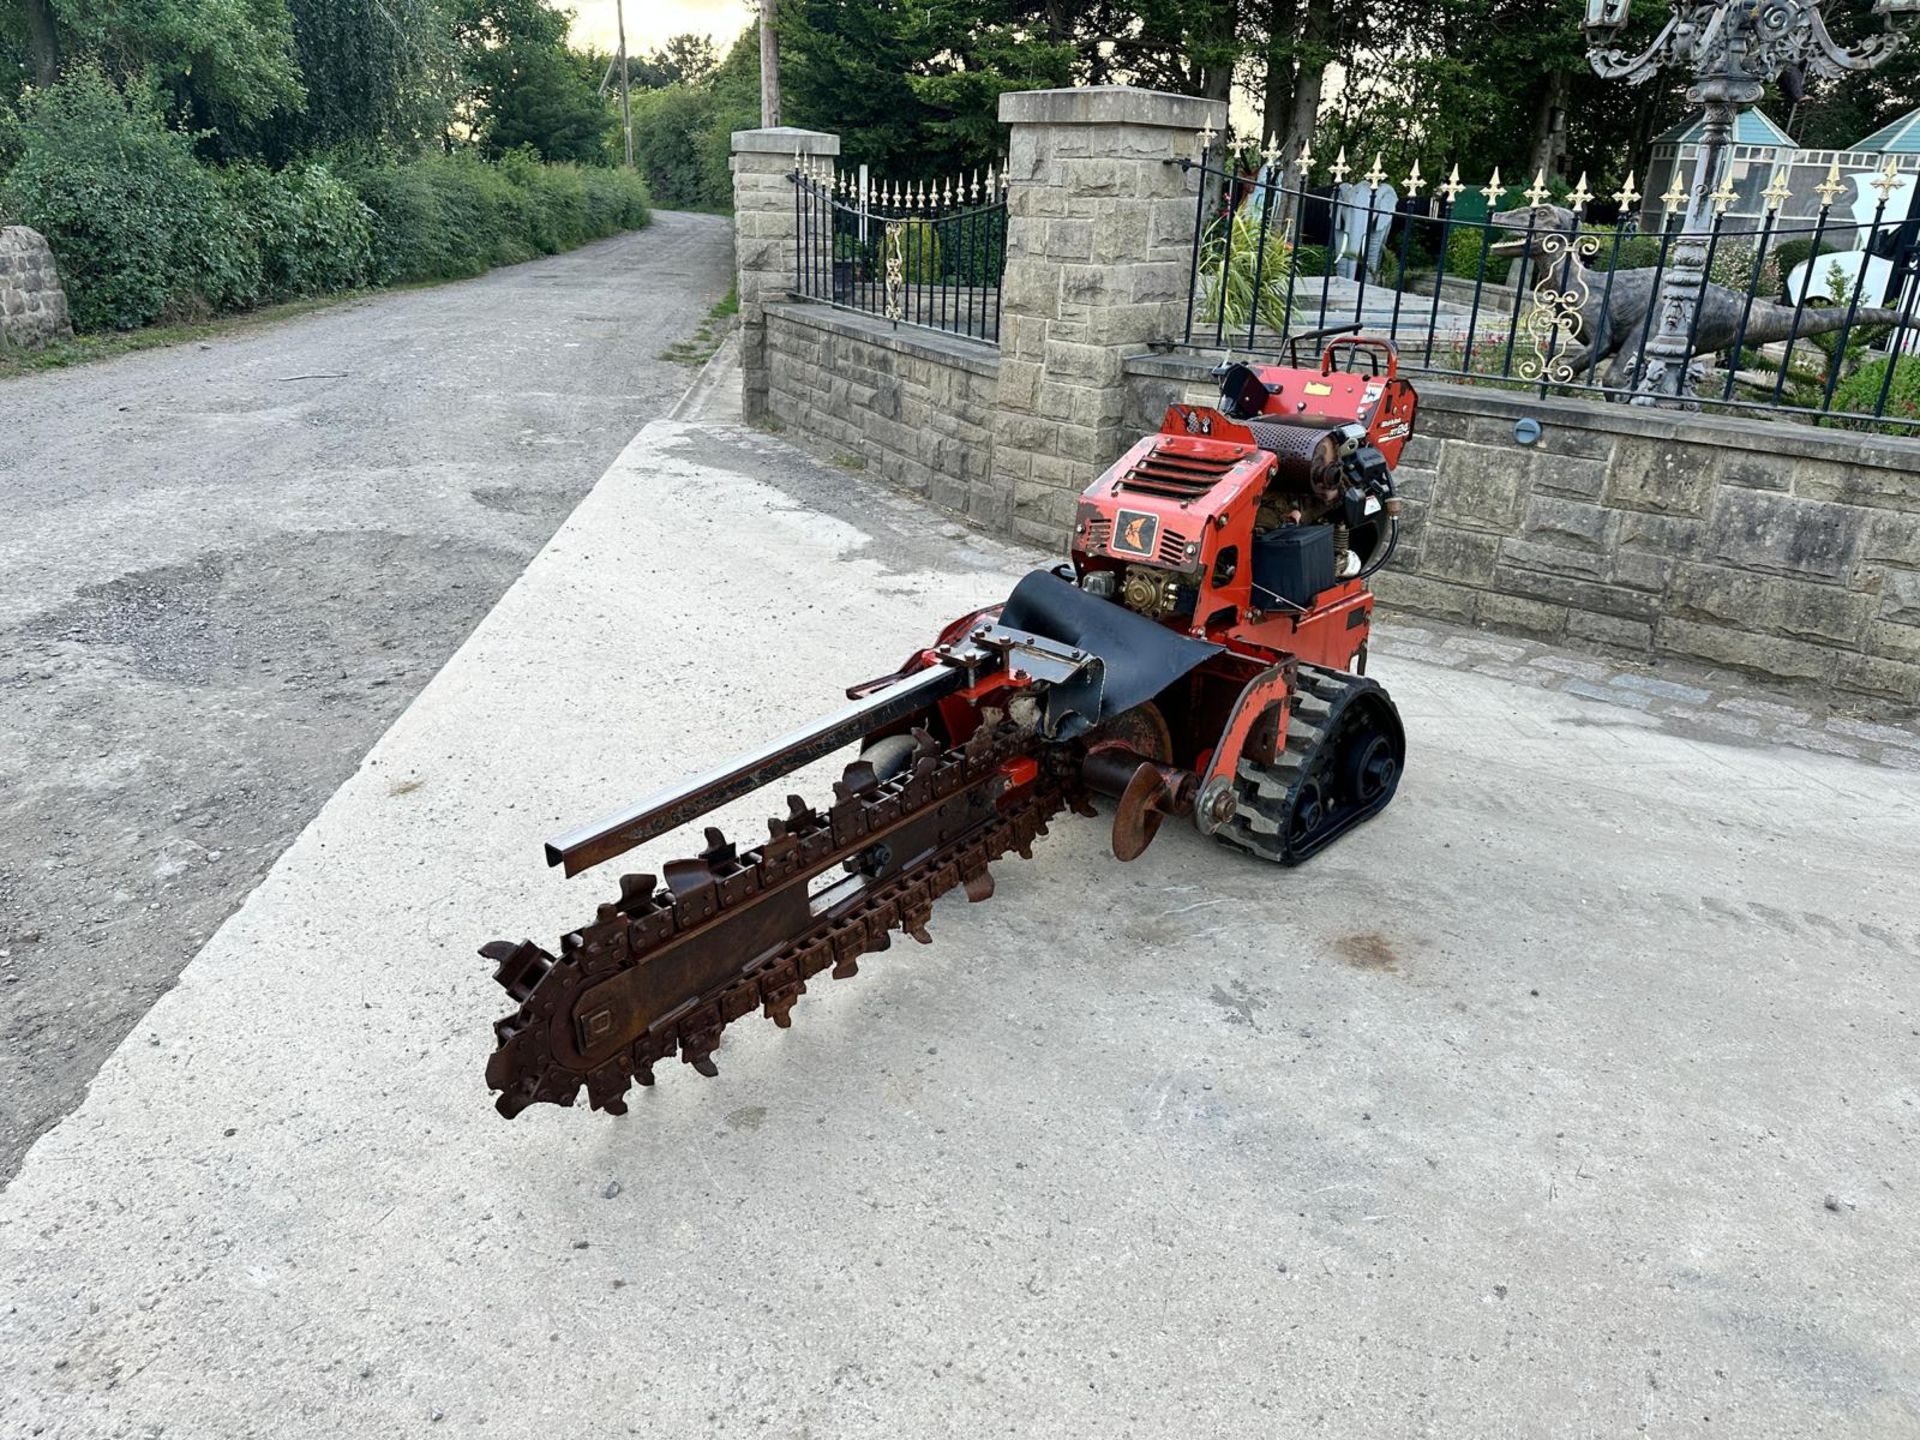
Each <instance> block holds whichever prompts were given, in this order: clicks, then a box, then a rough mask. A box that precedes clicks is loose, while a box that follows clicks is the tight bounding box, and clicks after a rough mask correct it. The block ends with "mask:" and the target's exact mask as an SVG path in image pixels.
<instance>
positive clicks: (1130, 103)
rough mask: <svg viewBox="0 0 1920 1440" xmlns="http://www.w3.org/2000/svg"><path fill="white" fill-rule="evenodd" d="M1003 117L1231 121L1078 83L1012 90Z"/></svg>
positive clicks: (1173, 101)
mask: <svg viewBox="0 0 1920 1440" xmlns="http://www.w3.org/2000/svg"><path fill="white" fill-rule="evenodd" d="M1000 118H1001V119H1002V120H1003V121H1005V122H1006V123H1008V124H1010V125H1157V126H1163V127H1165V128H1166V129H1169V130H1199V129H1201V128H1202V127H1204V126H1207V125H1211V126H1213V128H1214V129H1216V130H1219V129H1221V128H1222V127H1223V126H1225V125H1226V123H1227V104H1226V102H1225V101H1224V100H1203V99H1201V98H1200V97H1199V96H1198V95H1174V94H1170V93H1169V92H1167V91H1165V90H1142V89H1140V88H1139V87H1137V86H1134V85H1076V86H1073V87H1071V88H1069V89H1064V90H1010V91H1008V92H1007V93H1006V94H1004V95H1002V96H1001V97H1000ZM737 138H738V137H736V140H737Z"/></svg>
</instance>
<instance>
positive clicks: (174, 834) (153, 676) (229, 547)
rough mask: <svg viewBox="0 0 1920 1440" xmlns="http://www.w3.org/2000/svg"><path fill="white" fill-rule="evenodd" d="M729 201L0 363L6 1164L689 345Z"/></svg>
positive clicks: (508, 577) (670, 392)
mask: <svg viewBox="0 0 1920 1440" xmlns="http://www.w3.org/2000/svg"><path fill="white" fill-rule="evenodd" d="M731 265H732V255H731V245H730V235H729V229H728V225H727V222H726V220H725V219H724V218H721V217H715V216H704V215H679V214H659V215H657V216H656V217H655V221H654V223H653V225H652V226H651V227H649V228H648V229H646V230H643V231H639V232H636V233H633V234H628V235H623V236H619V237H616V238H614V239H611V240H606V241H602V242H600V243H598V244H595V245H590V246H587V247H585V248H584V249H581V250H576V251H574V252H573V253H571V254H569V255H563V256H557V257H554V258H552V259H547V260H540V261H535V262H532V263H530V264H526V265H519V266H514V267H512V268H509V269H505V270H499V271H496V272H494V273H493V274H491V275H487V276H484V277H482V278H480V279H477V280H472V281H467V282H464V283H461V284H457V285H446V286H441V287H438V288H433V289H423V290H415V291H410V292H404V293H397V294H390V295H383V296H379V297H377V298H374V299H369V300H365V301H361V302H358V303H354V304H350V305H343V306H340V307H338V308H335V309H331V310H327V311H324V312H321V313H318V314H314V315H310V316H307V317H304V318H301V319H298V320H293V321H289V322H288V323H286V324H283V325H277V326H272V327H269V328H264V329H256V330H251V331H249V332H247V333H245V334H241V335H235V336H231V337H227V338H224V339H215V340H213V341H211V342H210V343H206V344H198V345H185V346H180V347H176V348H173V349H167V350H156V351H149V352H146V353H143V354H139V355H133V356H128V357H126V358H123V359H119V360H114V361H111V362H103V363H99V364H94V365H90V366H86V367H83V368H79V369H73V370H66V371H57V372H50V373H46V374H41V375H34V376H29V377H25V378H21V379H15V380H11V381H5V382H0V707H3V708H4V713H5V720H4V723H0V1178H10V1177H11V1176H12V1175H13V1173H14V1171H15V1169H16V1167H17V1166H18V1164H19V1160H20V1157H21V1155H22V1154H23V1153H24V1151H25V1150H26V1148H27V1146H28V1145H29V1144H30V1143H31V1142H32V1141H33V1139H34V1137H35V1136H37V1135H39V1134H40V1133H41V1132H42V1131H43V1130H45V1129H46V1128H47V1127H48V1126H49V1125H51V1124H52V1123H54V1121H55V1120H57V1119H58V1118H59V1117H60V1116H61V1115H62V1114H64V1113H65V1112H66V1111H68V1110H69V1109H70V1108H71V1107H72V1106H73V1105H74V1104H75V1102H76V1101H77V1100H78V1099H79V1098H80V1096H81V1094H82V1092H83V1091H84V1089H85V1087H86V1086H87V1084H88V1082H89V1081H90V1080H91V1079H92V1077H93V1074H94V1071H95V1069H96V1067H97V1066H98V1064H99V1062H100V1060H101V1059H102V1058H103V1057H104V1056H105V1055H106V1054H107V1053H108V1052H109V1051H110V1050H111V1049H112V1048H113V1047H114V1046H115V1045H116V1044H118V1043H119V1041H120V1040H121V1038H122V1037H123V1036H124V1035H125V1034H126V1033H127V1032H128V1030H129V1029H131V1027H132V1026H133V1024H134V1022H135V1021H136V1020H137V1019H138V1018H139V1017H140V1016H141V1015H142V1014H144V1013H145V1012H146V1011H147V1009H148V1008H149V1007H150V1006H151V1005H152V1004H153V1002H154V1000H155V999H156V998H157V997H158V996H159V995H160V993H161V992H163V991H164V990H166V989H167V988H168V987H169V986H170V985H172V983H173V981H174V977H175V976H176V975H177V974H178V972H179V970H180V968H181V967H182V966H183V965H184V964H185V963H186V962H187V960H188V959H189V958H190V957H191V956H192V955H193V953H194V951H195V950H197V949H198V948H199V946H200V944H201V943H202V941H204V940H205V939H206V937H207V936H208V935H209V934H211V933H212V931H213V930H214V928H215V927H216V926H217V925H219V923H220V922H221V921H222V920H223V919H224V918H225V917H226V916H227V915H228V914H229V913H230V912H231V911H232V910H233V908H234V907H235V906H236V905H237V904H238V903H239V902H240V901H241V900H242V899H243V898H244V897H245V896H246V894H247V892H248V891H249V890H251V889H252V888H253V886H254V884H255V882H256V881H257V880H258V879H259V877H260V876H261V875H262V874H263V873H265V871H266V869H267V867H268V866H269V865H270V864H272V862H273V860H274V859H275V857H277V856H278V855H279V854H280V852H281V851H282V850H283V849H285V847H286V846H287V844H288V842H289V841H291V840H292V839H293V837H294V836H295V835H297V834H298V833H299V832H300V830H301V828H302V827H303V826H304V825H305V824H306V823H307V821H308V820H309V819H310V818H311V817H312V816H313V814H314V813H315V812H316V811H317V810H318V809H319V807H320V805H321V804H322V803H323V802H324V801H325V800H326V798H327V797H328V796H329V795H330V794H332V793H333V791H334V789H335V788H336V787H337V786H338V785H339V784H340V782H341V781H342V780H343V779H344V778H345V777H346V776H347V775H348V774H349V773H351V772H352V770H353V768H354V766H355V764H356V763H357V761H358V760H359V758H360V756H361V755H362V754H363V753H364V752H365V751H366V750H367V748H368V746H370V745H371V744H372V743H373V741H374V740H375V739H376V738H377V737H378V736H379V735H380V734H381V733H382V732H383V731H384V730H385V729H386V728H387V726H388V724H389V722H390V721H391V720H392V719H393V717H394V716H396V715H397V714H399V712H400V711H401V710H403V709H404V708H405V707H406V705H407V703H408V702H409V701H410V700H411V699H412V698H413V696H414V695H415V693H416V692H417V691H418V690H419V689H420V687H421V686H422V685H424V684H425V683H426V681H427V679H428V678H429V677H430V676H431V675H432V674H433V673H434V671H435V670H436V669H438V667H439V666H440V664H441V663H442V662H443V661H444V660H445V659H446V657H447V656H448V655H449V654H451V653H452V651H453V650H454V648H455V647H456V646H457V645H458V644H459V642H460V641H461V640H462V639H463V638H464V637H465V636H466V634H467V632H468V631H469V630H470V629H471V628H472V627H473V625H474V624H475V622H477V621H478V620H479V619H480V617H481V616H483V615H485V614H486V613H487V611H488V610H489V609H490V608H491V607H492V605H493V603H494V601H495V600H496V599H497V598H498V597H499V595H500V594H501V592H503V591H504V590H505V589H506V588H507V586H508V585H509V584H510V583H512V581H513V580H514V578H515V577H516V576H518V575H519V574H520V572H521V570H522V569H523V568H524V567H525V565H526V562H527V560H528V559H529V558H530V557H531V556H532V555H533V554H534V552H535V551H537V550H538V549H539V548H540V546H541V545H542V544H543V543H545V541H546V539H547V538H548V536H549V535H550V534H551V533H552V532H553V530H554V529H555V527H556V526H557V525H558V524H559V522H560V520H561V519H562V517H564V516H565V515H566V514H567V513H568V511H569V510H571V509H572V507H573V505H574V502H575V501H576V500H577V499H578V498H579V497H580V496H581V495H583V494H584V493H585V492H586V491H587V489H588V488H589V487H590V486H591V485H592V483H593V482H594V480H595V479H597V478H598V477H599V475H600V474H601V472H602V471H603V470H605V469H606V467H607V465H608V464H609V463H610V462H611V461H612V459H613V458H614V456H615V455H617V454H618V453H619V451H620V449H621V447H622V446H623V445H624V444H625V443H626V441H627V440H628V439H629V438H630V437H631V436H632V435H633V433H634V431H635V430H637V429H638V428H639V427H640V426H641V425H642V424H643V423H644V422H645V421H647V420H648V419H650V418H653V417H656V416H658V415H661V414H663V413H664V412H665V411H666V410H667V408H668V407H669V406H670V405H671V404H672V403H673V401H674V399H675V397H676V396H677V395H678V394H679V393H680V392H681V390H682V389H683V388H684V387H685V386H686V384H687V382H688V380H689V379H690V372H689V371H688V370H687V369H686V368H685V367H683V366H680V365H675V364H673V363H670V362H668V361H664V360H662V359H660V358H659V357H660V352H661V351H662V350H664V349H665V348H666V347H667V346H668V345H669V344H671V343H672V342H673V341H674V340H676V339H678V338H681V337H683V336H685V335H687V334H689V333H690V332H691V331H692V330H694V329H695V327H696V326H697V325H698V324H699V322H700V321H701V319H702V318H703V317H704V316H705V315H706V313H707V310H708V309H709V307H710V306H712V304H713V303H714V302H715V301H716V300H718V299H719V298H720V297H721V296H722V295H723V294H724V293H725V292H726V290H727V287H728V284H729V281H730V277H731Z"/></svg>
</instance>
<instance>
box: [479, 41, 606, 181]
mask: <svg viewBox="0 0 1920 1440" xmlns="http://www.w3.org/2000/svg"><path fill="white" fill-rule="evenodd" d="M516 53H517V57H518V58H517V60H516V63H515V69H514V73H513V75H512V77H511V80H510V83H508V84H506V85H505V86H503V87H502V88H500V89H499V90H497V91H496V92H495V93H494V95H493V97H492V99H491V101H490V102H489V104H488V107H487V112H486V123H485V126H484V128H483V131H482V134H483V136H484V138H485V144H486V148H487V149H488V151H489V152H491V153H493V154H496V155H497V154H501V153H504V152H505V151H508V150H515V149H519V148H521V147H525V148H527V149H531V150H533V151H534V152H536V153H537V154H538V155H539V156H540V158H541V159H543V160H572V161H578V162H585V163H593V162H596V161H600V160H604V159H605V158H606V144H607V137H608V135H609V134H611V133H612V131H613V130H614V128H615V126H616V124H617V121H616V119H615V117H614V114H613V111H612V110H611V109H609V108H608V106H607V103H606V101H605V100H603V99H602V98H601V96H600V93H599V90H598V88H597V83H596V77H595V76H594V75H593V74H592V73H591V70H590V67H591V66H592V64H593V62H592V60H591V59H585V60H583V58H582V57H580V56H577V55H575V54H573V53H572V52H571V51H568V50H565V49H561V48H559V47H532V48H527V49H523V50H520V51H518V52H516Z"/></svg>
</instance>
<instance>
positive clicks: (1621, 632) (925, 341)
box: [734, 87, 1920, 706]
mask: <svg viewBox="0 0 1920 1440" xmlns="http://www.w3.org/2000/svg"><path fill="white" fill-rule="evenodd" d="M1002 115H1003V117H1004V118H1006V119H1007V120H1008V121H1009V122H1010V124H1011V127H1012V148H1011V152H1010V156H1011V159H1010V165H1009V171H1010V174H1011V177H1012V189H1011V193H1010V197H1009V205H1008V239H1007V253H1008V263H1007V270H1006V279H1005V286H1004V293H1003V301H1004V303H1003V308H1002V318H1001V336H1002V349H1001V350H999V351H996V350H994V349H993V347H991V346H988V345H984V344H981V343H980V342H977V341H971V340H965V339H960V338H958V337H954V336H947V335H942V334H938V333H936V332H932V331H926V330H918V329H915V328H914V327H911V326H905V325H902V326H899V327H894V326H892V325H890V324H888V323H887V322H886V321H884V320H882V319H880V318H878V317H874V316H868V315H858V314H851V313H844V312H838V311H834V310H832V309H831V308H829V307H827V306H824V305H818V304H813V305H809V304H804V303H797V302H793V301H790V300H789V299H788V298H787V297H788V294H789V292H790V291H791V290H792V288H793V273H792V271H793V248H794V197H793V188H792V183H791V181H790V180H789V179H788V178H787V176H788V174H789V172H790V171H791V170H792V168H793V161H794V155H795V153H796V151H797V152H799V153H800V154H802V155H832V154H835V153H837V151H838V148H839V141H838V139H837V138H836V137H834V136H832V135H826V134H820V133H818V132H814V131H797V130H791V129H786V130H759V131H741V132H739V133H738V134H736V135H735V136H734V149H735V156H734V176H735V181H734V184H735V199H736V203H737V205H738V210H737V213H736V220H735V225H736V235H737V240H736V244H737V246H738V250H739V267H740V295H741V302H742V304H741V310H742V317H743V353H744V356H745V371H746V376H745V394H744V399H745V401H746V409H747V415H748V418H749V419H752V420H764V419H768V418H771V419H774V420H777V421H779V422H781V423H782V424H784V425H785V426H786V427H787V428H788V430H789V431H790V433H792V434H794V435H795V436H796V438H799V439H801V440H804V441H808V442H810V443H812V444H813V445H814V447H815V448H816V449H817V450H819V451H821V452H823V453H826V454H830V455H840V456H845V457H849V458H857V459H858V460H860V461H861V462H863V463H864V465H865V467H866V468H867V469H868V470H869V471H870V472H871V473H873V474H874V475H876V476H877V477H878V478H881V479H883V480H885V481H887V482H889V483H891V484H894V485H897V486H899V487H901V488H902V489H904V490H907V491H910V492H912V493H914V494H919V495H924V496H925V497H926V498H927V499H929V500H930V501H932V502H933V503H934V504H937V505H940V506H942V507H944V508H946V509H949V510H952V511H954V512H957V513H959V514H962V515H964V516H966V517H967V518H969V519H970V520H972V521H974V522H975V523H977V524H979V525H982V526H984V527H985V528H987V529H989V530H992V531H994V532H995V533H998V534H1012V535H1017V536H1019V537H1021V538H1023V539H1027V540H1030V541H1033V542H1035V543H1037V544H1040V545H1043V546H1045V547H1046V548H1048V549H1053V548H1054V547H1055V546H1057V545H1058V544H1059V543H1060V541H1061V539H1062V537H1063V536H1064V535H1065V533H1066V529H1067V526H1068V524H1069V523H1070V522H1071V515H1072V509H1071V501H1072V498H1073V496H1074V495H1076V494H1077V493H1078V492H1079V491H1080V489H1081V488H1082V487H1084V486H1085V485H1086V484H1087V483H1088V481H1090V480H1091V479H1093V477H1094V476H1095V475H1097V474H1098V473H1099V471H1100V470H1101V469H1102V467H1104V466H1105V465H1106V464H1108V463H1110V462H1111V461H1112V460H1113V459H1114V458H1115V457H1116V456H1117V455H1118V454H1119V453H1120V451H1121V450H1122V449H1123V448H1124V447H1125V445H1126V444H1128V443H1129V442H1130V441H1131V440H1133V439H1134V438H1135V437H1137V436H1138V435H1139V434H1140V433H1141V432H1142V431H1144V430H1150V429H1154V428H1157V427H1158V425H1159V423H1160V417H1161V415H1162V413H1163V412H1164V410H1165V407H1166V404H1167V402H1168V400H1169V399H1170V398H1173V397H1175V396H1184V395H1188V394H1190V393H1192V394H1198V395H1210V394H1211V393H1212V389H1213V386H1212V384H1211V382H1210V381H1209V380H1208V378H1207V371H1208V369H1210V368H1211V366H1212V364H1213V362H1214V361H1215V360H1216V359H1217V358H1218V357H1216V356H1201V355H1195V354H1192V353H1181V352H1169V353H1147V352H1150V351H1151V350H1152V349H1153V347H1154V346H1155V345H1156V344H1163V343H1164V342H1166V341H1167V340H1169V339H1170V338H1171V337H1172V336H1174V335H1177V334H1179V333H1180V330H1181V321H1182V319H1183V318H1184V305H1185V286H1186V280H1187V266H1188V257H1189V255H1190V250H1189V248H1188V247H1190V245H1191V242H1192V228H1191V227H1192V223H1193V191H1192V190H1191V189H1190V188H1189V182H1190V179H1191V176H1190V174H1189V173H1188V172H1186V171H1183V170H1182V169H1181V168H1180V166H1179V165H1178V164H1175V163H1172V162H1173V161H1174V160H1175V158H1176V157H1177V155H1178V153H1179V152H1180V150H1181V148H1182V147H1183V146H1184V145H1185V144H1187V143H1190V141H1191V135H1190V133H1189V130H1188V127H1190V126H1191V127H1194V128H1197V127H1198V126H1199V125H1200V124H1202V123H1206V122H1207V121H1209V120H1212V121H1214V122H1215V128H1218V117H1217V115H1216V114H1215V111H1214V110H1213V109H1209V108H1208V107H1207V106H1205V105H1203V104H1202V102H1198V101H1194V100H1191V99H1188V98H1184V97H1178V96H1160V95H1154V94H1151V93H1150V92H1145V91H1139V90H1131V89H1127V88H1125V87H1099V88H1096V89H1091V90H1080V91H1038V92H1026V93H1024V94H1015V95H1008V96H1006V97H1003V101H1002ZM1176 242H1177V243H1176ZM1416 384H1418V386H1419V389H1420V393H1421V397H1422V403H1421V413H1420V422H1419V425H1418V427H1417V428H1418V434H1417V436H1416V438H1415V440H1414V441H1413V443H1412V444H1411V445H1409V447H1408V449H1407V452H1406V455H1405V456H1404V459H1403V463H1402V465H1401V468H1400V472H1399V481H1400V488H1401V492H1402V494H1403V495H1404V496H1405V498H1406V500H1407V517H1406V526H1405V538H1404V542H1403V546H1402V549H1401V552H1400V554H1399V555H1398V556H1397V557H1396V558H1395V560H1394V563H1393V565H1392V567H1391V568H1390V569H1389V570H1388V571H1387V572H1385V573H1383V574H1382V575H1381V576H1380V577H1378V589H1379V591H1380V593H1381V596H1382V598H1383V600H1384V601H1385V602H1387V603H1388V604H1389V605H1390V606H1393V607H1397V608H1399V609H1402V610H1405V611H1411V612H1415V613H1420V614H1427V615H1434V616H1439V617H1442V618H1446V619H1453V620H1465V621H1471V622H1476V623H1484V624H1488V625H1493V626H1497V627H1499V628H1502V629H1506V630H1512V631H1520V632H1524V633H1527V634H1530V635H1537V636H1541V637H1543V638H1553V639H1568V640H1575V641H1584V642H1588V643H1593V644H1598V645H1604V646H1608V647H1611V648H1613V649H1616V650H1619V651H1623V652H1626V653H1629V654H1638V655H1675V656H1682V657H1686V658H1688V659H1691V660H1695V661H1703V662H1706V663H1708V664H1712V665H1720V666H1727V667H1732V668H1736V669H1740V670H1745V671H1753V672H1758V673H1761V674H1764V675H1767V676H1771V677H1774V678H1776V679H1779V680H1783V681H1785V682H1788V683H1790V684H1800V685H1807V686H1820V687H1825V688H1831V689H1833V690H1835V691H1838V692H1841V693H1845V694H1851V695H1854V696H1860V697H1869V696H1870V697H1873V698H1875V699H1877V700H1882V701H1892V702H1895V703H1898V704H1902V705H1907V706H1912V705H1915V704H1920V440H1908V439H1890V438H1885V437H1877V436H1866V435H1860V434H1855V433H1852V432H1847V431H1838V430H1822V429H1813V428H1809V427H1806V426H1797V425H1790V424H1784V423H1780V422H1777V421H1752V422H1746V421H1739V420H1731V419H1716V418H1707V417H1702V416H1699V415H1690V414H1686V413H1684V412H1678V411H1670V410H1656V409H1641V408H1637V407H1632V406H1625V405H1602V404H1596V403H1593V402H1589V401H1573V400H1559V399H1537V398H1534V397H1532V396H1528V395H1522V394H1517V393H1514V392H1511V391H1502V390H1492V389H1467V388H1463V387H1458V386H1450V385H1443V384H1439V383H1437V382H1424V381H1419V380H1418V379H1417V377H1416ZM1523 418H1531V419H1533V420H1536V421H1538V422H1539V423H1540V425H1541V435H1540V438H1539V440H1538V441H1537V442H1536V443H1534V444H1532V445H1523V444H1521V443H1519V441H1518V440H1517V438H1516V435H1515V422H1516V421H1518V420H1520V419H1523Z"/></svg>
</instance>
